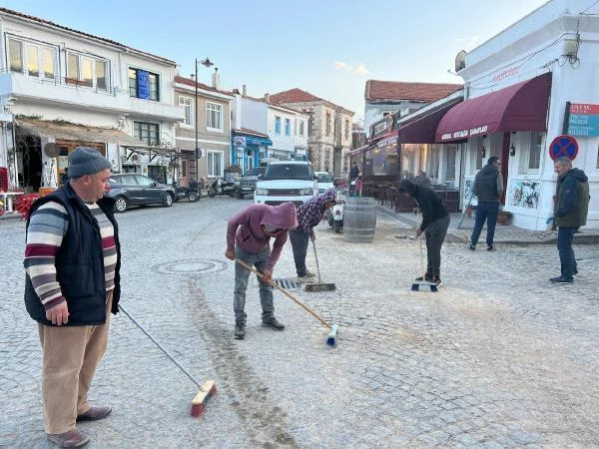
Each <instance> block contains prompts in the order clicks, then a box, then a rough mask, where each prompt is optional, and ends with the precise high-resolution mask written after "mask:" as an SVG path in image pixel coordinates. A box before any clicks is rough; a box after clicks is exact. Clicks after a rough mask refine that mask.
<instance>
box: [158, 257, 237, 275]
mask: <svg viewBox="0 0 599 449" xmlns="http://www.w3.org/2000/svg"><path fill="white" fill-rule="evenodd" d="M152 268H153V270H155V271H157V272H158V273H163V274H173V273H174V274H194V273H195V274H208V273H216V272H217V271H223V270H224V269H226V268H227V264H226V263H225V262H221V261H220V260H178V261H175V262H168V263H164V264H160V265H156V266H154V267H152Z"/></svg>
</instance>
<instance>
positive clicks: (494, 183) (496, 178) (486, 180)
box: [472, 164, 503, 203]
mask: <svg viewBox="0 0 599 449" xmlns="http://www.w3.org/2000/svg"><path fill="white" fill-rule="evenodd" d="M472 192H473V193H474V194H475V195H476V196H477V197H478V201H479V202H493V203H498V202H499V197H500V196H501V194H502V193H503V176H501V173H500V172H499V170H498V169H497V167H494V166H493V165H489V164H487V165H485V166H484V167H483V168H482V170H480V171H479V172H478V173H477V174H476V176H475V178H474V184H473V185H472Z"/></svg>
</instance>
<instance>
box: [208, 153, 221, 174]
mask: <svg viewBox="0 0 599 449" xmlns="http://www.w3.org/2000/svg"><path fill="white" fill-rule="evenodd" d="M224 159H225V156H224V154H223V152H222V151H210V150H208V176H210V177H215V176H223V175H224Z"/></svg>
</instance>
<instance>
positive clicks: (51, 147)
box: [44, 142, 60, 157]
mask: <svg viewBox="0 0 599 449" xmlns="http://www.w3.org/2000/svg"><path fill="white" fill-rule="evenodd" d="M44 153H45V154H46V156H48V157H56V156H58V155H59V154H60V148H58V145H56V144H55V143H54V142H48V143H47V144H46V145H44Z"/></svg>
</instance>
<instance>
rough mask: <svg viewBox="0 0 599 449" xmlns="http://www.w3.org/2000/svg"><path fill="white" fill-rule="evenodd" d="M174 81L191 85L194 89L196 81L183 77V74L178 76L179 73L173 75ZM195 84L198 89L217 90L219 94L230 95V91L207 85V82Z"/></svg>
mask: <svg viewBox="0 0 599 449" xmlns="http://www.w3.org/2000/svg"><path fill="white" fill-rule="evenodd" d="M175 83H179V84H185V85H186V86H191V87H193V88H194V89H195V86H196V82H195V81H194V80H192V79H191V78H185V77H184V76H180V75H176V76H175ZM197 85H198V89H202V90H209V91H211V92H218V93H219V94H223V95H231V92H226V91H224V90H218V89H215V88H214V87H212V86H209V85H208V84H204V83H197Z"/></svg>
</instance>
